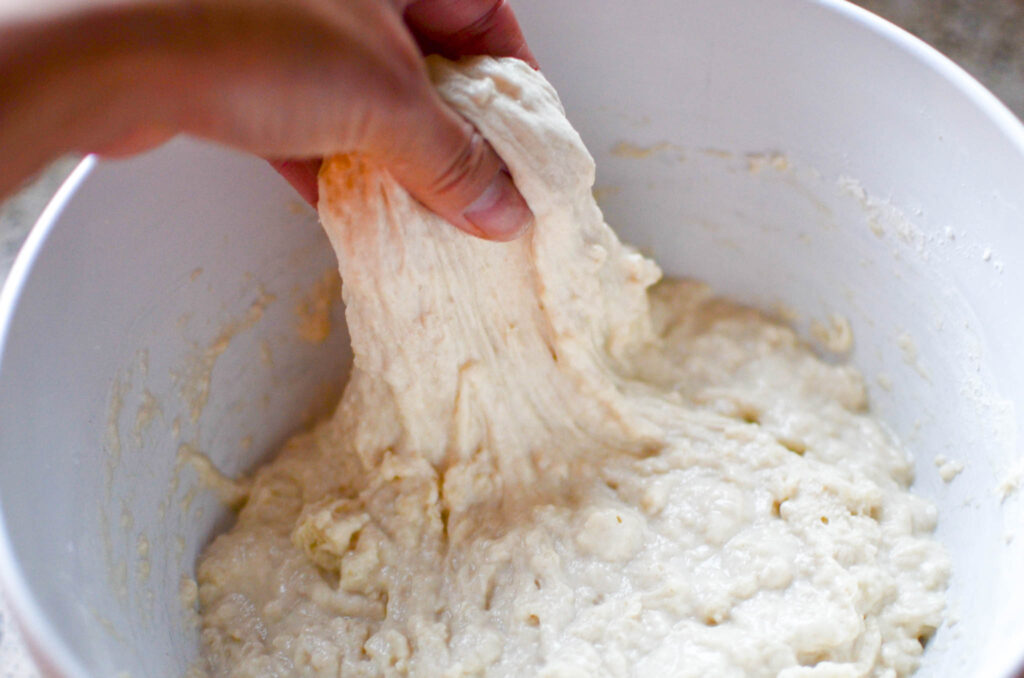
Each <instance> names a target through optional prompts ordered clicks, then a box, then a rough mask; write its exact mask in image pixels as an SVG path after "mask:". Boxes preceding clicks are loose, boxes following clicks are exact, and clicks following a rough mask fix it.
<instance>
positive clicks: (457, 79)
mask: <svg viewBox="0 0 1024 678" xmlns="http://www.w3.org/2000/svg"><path fill="white" fill-rule="evenodd" d="M429 65H430V69H431V72H432V77H433V78H434V80H435V82H436V83H437V87H438V90H439V92H440V93H441V96H442V97H444V98H445V99H446V100H447V101H448V102H450V103H451V104H452V105H453V106H454V107H455V108H456V109H457V110H459V111H460V112H461V113H462V114H463V115H465V116H466V117H467V118H468V119H469V120H471V121H472V122H473V123H474V124H475V125H476V126H477V127H478V128H479V129H480V130H481V131H482V132H483V134H484V135H485V136H486V137H487V139H488V140H489V141H490V142H491V143H492V144H493V145H494V147H495V148H496V149H497V150H498V152H499V153H500V154H501V155H502V157H503V158H504V159H505V160H506V162H507V163H508V166H509V168H510V171H511V172H512V174H513V176H514V177H515V180H516V183H517V185H518V186H519V188H520V190H521V191H522V193H523V195H524V197H525V198H526V200H527V201H528V203H529V204H530V206H531V208H532V209H533V212H534V214H535V215H536V224H535V228H534V229H533V230H532V232H531V233H530V234H529V235H528V236H527V237H525V238H523V239H521V240H519V241H517V242H514V243H509V244H494V243H487V242H483V241H481V240H477V239H474V238H471V237H469V236H466V235H464V234H462V233H460V232H458V231H456V230H455V229H453V228H451V227H450V226H448V225H447V224H445V223H444V222H442V221H441V220H439V219H438V218H437V217H435V216H433V215H432V214H430V213H428V212H427V211H425V210H424V209H423V208H422V207H420V206H419V205H418V204H417V203H416V202H415V201H414V200H412V199H411V198H410V197H409V196H408V195H407V194H406V193H405V192H404V191H403V190H402V189H401V188H400V187H399V186H397V185H396V184H395V182H394V181H393V180H392V179H391V178H390V177H389V175H388V174H387V173H386V172H384V171H382V170H381V169H379V168H377V167H375V166H373V165H371V164H369V163H367V162H365V161H362V160H359V159H357V158H351V157H337V158H334V159H332V160H330V161H329V162H328V163H326V166H325V168H324V170H323V172H322V174H321V189H320V191H321V196H322V199H321V217H322V221H323V223H324V226H325V228H326V230H327V233H328V235H329V236H330V239H331V242H332V244H333V246H334V248H335V249H336V251H337V254H338V260H339V263H340V270H341V275H342V279H343V280H344V286H343V296H344V299H345V302H346V314H347V315H346V317H347V320H348V327H349V331H350V333H351V337H352V344H353V349H354V353H355V363H354V367H353V371H352V374H351V378H350V381H349V384H348V386H347V389H346V391H345V394H344V397H343V399H342V402H341V404H340V405H339V407H338V410H337V412H336V414H335V415H334V417H333V418H332V419H330V420H329V421H326V422H324V423H322V424H320V425H319V426H317V427H316V428H315V429H313V430H312V431H309V432H307V433H303V434H301V435H299V436H297V437H296V438H294V439H293V440H291V441H289V442H288V444H287V445H285V447H284V449H283V450H282V451H281V453H280V455H279V456H278V457H277V459H276V460H275V461H274V462H272V463H270V464H268V465H267V466H265V467H263V468H261V469H260V470H259V471H258V472H257V474H256V476H255V479H254V483H253V486H252V490H251V493H250V496H249V498H248V501H247V503H246V504H245V506H244V508H243V509H242V510H241V512H240V514H239V517H238V522H237V524H236V525H235V527H234V528H233V529H232V530H231V531H230V532H228V533H227V534H225V535H222V536H220V537H219V538H218V539H217V540H216V541H215V542H214V543H213V544H212V545H211V546H210V547H209V549H208V550H207V551H206V552H205V554H204V555H203V557H202V559H201V562H200V565H199V572H198V580H199V584H200V589H199V596H200V602H201V607H202V635H203V641H204V644H205V660H206V662H207V664H208V668H209V671H210V673H212V674H213V675H216V676H339V675H343V676H379V675H388V676H391V675H410V676H423V677H431V678H433V677H436V676H463V675H484V674H486V675H489V676H517V677H522V676H544V677H548V678H555V677H561V678H569V677H576V676H579V677H592V676H772V677H774V676H777V675H779V676H785V677H788V678H796V677H798V676H894V675H900V676H902V675H907V674H909V673H911V672H912V671H913V670H914V668H915V667H916V664H917V661H918V657H919V656H920V654H921V651H922V642H921V640H922V639H924V638H926V637H927V636H928V635H929V634H930V633H931V632H932V631H933V630H934V629H935V628H936V627H937V626H938V624H939V623H940V621H941V613H942V608H943V601H944V589H945V584H946V579H947V576H948V560H947V558H946V556H945V554H944V552H943V550H942V548H941V547H940V546H939V545H938V544H937V543H936V542H935V541H933V539H932V537H931V531H932V529H933V527H934V524H935V516H936V512H935V509H934V507H933V506H931V505H929V504H928V503H927V502H925V501H923V500H921V499H919V498H916V497H915V496H913V495H912V494H910V493H909V492H908V490H907V487H908V484H909V483H910V481H911V472H912V467H911V464H910V461H909V459H908V456H907V454H906V452H905V451H904V450H902V449H901V448H900V447H898V446H897V445H895V444H894V442H893V441H892V440H891V438H890V437H889V436H888V435H887V434H886V432H885V431H884V430H883V428H882V427H881V426H880V425H879V424H878V423H876V422H875V421H874V420H873V419H872V418H871V417H870V416H869V415H868V414H867V411H866V410H867V407H866V398H865V390H864V385H863V382H862V379H861V376H860V375H859V374H858V373H857V372H856V371H854V370H853V369H851V368H849V367H843V366H833V365H828V364H825V363H824V362H822V361H820V360H818V359H817V358H816V357H815V356H814V355H813V354H812V353H811V351H809V350H808V348H806V347H805V346H804V345H803V344H802V343H801V342H800V341H798V339H797V338H796V337H795V336H794V334H793V332H792V331H790V330H789V329H787V328H785V327H783V326H780V325H778V324H776V323H774V322H772V321H770V320H768V319H766V318H765V317H763V316H761V315H759V314H758V313H756V312H755V311H752V310H749V309H745V308H742V307H739V306H736V305H733V304H731V303H729V302H726V301H722V300H719V299H716V298H714V297H713V296H712V295H711V294H710V293H709V291H708V290H707V288H705V287H704V286H702V285H699V284H696V283H691V282H680V281H665V282H661V283H658V284H657V285H654V283H655V282H656V281H657V280H658V279H659V277H660V272H659V270H658V268H657V267H656V265H655V264H654V263H653V262H651V261H650V260H648V259H646V258H644V257H642V256H641V255H640V254H638V253H637V252H636V251H635V250H633V249H632V248H630V247H629V246H627V245H624V244H622V243H621V242H619V240H618V239H617V238H616V236H615V234H614V233H613V232H612V231H611V230H610V229H609V227H608V226H607V225H606V224H605V223H604V221H603V218H602V216H601V212H600V210H599V209H598V207H597V205H596V204H595V202H594V200H593V198H592V195H591V187H592V185H593V181H594V163H593V161H592V159H591V157H590V155H589V154H588V153H587V151H586V149H585V148H584V146H583V144H582V142H581V141H580V139H579V137H578V135H577V134H576V132H575V131H574V130H573V129H572V127H571V126H570V125H569V123H568V122H567V121H566V119H565V116H564V114H563V112H562V108H561V105H560V104H559V102H558V99H557V96H556V94H555V92H554V90H553V89H552V88H551V87H550V85H548V83H547V82H546V81H545V80H544V79H543V77H542V76H541V75H539V74H538V73H535V72H534V71H532V70H531V69H529V68H528V67H526V66H525V65H523V64H522V63H520V62H516V61H512V60H493V59H488V58H481V59H475V60H470V61H465V62H462V63H460V64H457V65H453V64H451V63H449V62H446V61H443V60H431V61H430V64H429ZM673 227H675V226H674V225H673ZM652 285H654V286H653V287H652Z"/></svg>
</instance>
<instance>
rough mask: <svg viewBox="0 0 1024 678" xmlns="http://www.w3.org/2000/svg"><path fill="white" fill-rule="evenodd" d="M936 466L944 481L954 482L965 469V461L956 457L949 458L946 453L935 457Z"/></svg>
mask: <svg viewBox="0 0 1024 678" xmlns="http://www.w3.org/2000/svg"><path fill="white" fill-rule="evenodd" d="M935 468H936V469H938V471H939V477H940V478H942V480H943V482H947V483H949V482H952V481H953V479H954V478H956V477H957V476H958V475H960V473H961V472H962V471H963V470H964V464H963V462H960V461H956V460H955V459H947V458H946V457H945V456H944V455H941V454H940V455H938V456H936V457H935Z"/></svg>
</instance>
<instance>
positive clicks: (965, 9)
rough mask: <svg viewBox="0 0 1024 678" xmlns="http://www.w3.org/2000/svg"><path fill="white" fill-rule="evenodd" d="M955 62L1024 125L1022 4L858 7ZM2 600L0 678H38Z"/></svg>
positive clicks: (52, 178)
mask: <svg viewBox="0 0 1024 678" xmlns="http://www.w3.org/2000/svg"><path fill="white" fill-rule="evenodd" d="M857 4H860V5H862V6H864V7H866V8H868V9H870V10H871V11H873V12H875V13H877V14H880V15H881V16H883V17H886V18H887V19H889V20H890V21H892V22H893V23H895V24H897V25H899V26H902V27H904V28H906V29H907V30H909V31H910V32H912V33H914V34H916V35H917V36H918V37H920V38H922V39H923V40H925V42H928V43H929V44H931V45H933V46H935V47H936V48H938V49H939V51H941V52H943V53H945V54H946V55H948V56H949V57H951V58H952V59H953V60H954V61H956V62H957V63H959V64H960V65H961V66H963V67H964V68H965V69H966V70H967V71H968V72H970V73H971V74H972V75H974V76H975V77H976V78H978V79H979V80H980V81H981V82H982V83H983V84H985V85H986V86H987V87H988V88H989V89H991V90H992V91H993V92H994V93H995V94H996V95H997V96H998V97H999V98H1000V99H1002V100H1003V101H1004V102H1005V103H1006V104H1007V105H1008V106H1009V107H1010V108H1011V109H1012V110H1013V111H1014V112H1015V113H1016V114H1017V115H1018V116H1020V117H1021V118H1024V40H1021V36H1024V0H859V1H858V3H857ZM76 162H77V159H76V158H63V159H61V160H58V161H57V162H55V163H54V164H53V165H51V166H50V167H49V168H48V169H46V170H45V171H44V172H43V173H42V174H41V175H40V176H39V177H38V178H37V179H36V180H35V181H34V182H33V183H32V184H31V185H29V186H28V187H26V188H25V189H24V190H23V191H21V192H20V193H18V194H17V195H15V196H14V197H13V198H11V199H10V200H8V201H7V202H6V203H5V204H3V205H2V206H0V284H2V282H3V281H4V279H5V278H6V277H7V274H8V272H9V271H10V267H11V264H12V263H13V261H14V257H15V255H16V254H17V251H18V249H19V248H20V247H21V244H22V243H23V242H24V240H25V237H26V236H27V235H28V232H29V230H30V229H31V227H32V224H33V223H35V220H36V219H37V218H38V217H39V214H40V213H41V212H42V210H43V208H44V207H45V206H46V203H47V201H49V199H50V197H52V195H53V193H54V191H55V190H56V189H57V187H58V186H59V185H60V183H61V182H62V181H63V180H64V179H65V178H66V177H67V175H68V174H69V173H70V172H71V170H72V169H73V168H74V166H75V164H76ZM38 676H39V673H38V671H36V670H35V668H34V667H33V665H32V663H31V661H30V660H29V659H28V657H27V656H26V654H25V651H24V649H23V646H22V641H21V639H20V637H19V635H18V631H17V629H16V628H15V627H14V625H13V623H12V621H11V618H10V613H9V611H8V609H7V607H6V605H5V604H4V602H3V599H2V597H0V678H37V677H38Z"/></svg>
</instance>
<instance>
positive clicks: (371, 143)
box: [0, 0, 536, 240]
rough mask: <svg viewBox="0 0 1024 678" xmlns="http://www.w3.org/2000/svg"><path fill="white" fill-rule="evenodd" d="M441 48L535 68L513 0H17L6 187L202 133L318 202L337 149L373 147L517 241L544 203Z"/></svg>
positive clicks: (0, 32) (1, 141)
mask: <svg viewBox="0 0 1024 678" xmlns="http://www.w3.org/2000/svg"><path fill="white" fill-rule="evenodd" d="M433 52H436V53H441V54H444V55H445V56H449V57H458V56H463V55H469V54H490V55H494V56H513V57H518V58H521V59H524V60H525V61H527V62H528V63H530V64H531V65H533V66H534V67H536V61H535V59H534V57H533V55H532V54H531V52H530V50H529V48H528V47H527V45H526V43H525V41H524V39H523V36H522V32H521V31H520V29H519V26H518V24H517V22H516V19H515V17H514V15H513V14H512V10H511V8H510V7H509V6H508V5H506V4H505V3H504V0H89V1H86V0H77V1H76V0H48V1H45V2H44V1H38V0H33V1H32V2H28V1H27V0H21V5H19V1H18V0H14V2H13V8H12V6H9V7H8V8H6V9H3V10H0V148H2V149H3V156H4V162H2V163H0V197H3V196H4V195H6V194H9V193H10V192H12V191H13V190H15V189H16V188H17V187H18V186H19V185H20V184H21V183H22V182H23V181H25V180H26V179H27V178H28V177H29V176H31V175H32V174H33V173H34V172H36V171H38V170H39V169H41V168H42V167H43V166H44V165H45V163H46V162H48V161H49V160H51V159H53V158H55V157H57V156H58V155H61V154H63V153H67V152H69V151H79V152H97V153H100V154H103V155H107V156H122V155H131V154H133V153H137V152H140V151H142V150H146V149H148V148H152V147H154V146H156V145H159V144H160V143H163V142H164V141H166V140H167V139H169V138H170V137H172V136H174V135H176V134H179V133H186V134H191V135H194V136H198V137H203V138H206V139H211V140H214V141H217V142H220V143H223V144H226V145H229V146H233V147H235V148H239V149H242V150H245V151H249V152H251V153H255V154H258V155H261V156H263V157H267V158H272V159H275V158H287V159H286V160H271V164H272V165H274V167H275V168H276V169H278V171H279V172H281V174H282V175H284V177H285V178H286V179H288V180H289V181H290V182H291V183H292V184H293V185H294V186H295V187H296V189H298V191H299V192H300V193H301V194H302V196H303V197H304V198H306V200H308V201H309V202H311V203H313V204H315V203H316V200H317V182H316V174H317V171H318V169H319V166H320V158H321V157H323V156H326V155H331V154H335V153H348V152H356V153H362V154H365V155H367V156H369V157H372V158H374V159H376V160H378V161H379V162H381V163H383V164H384V165H386V166H387V167H388V169H389V171H390V172H391V174H392V175H393V176H394V177H395V179H396V180H398V181H399V182H400V183H401V184H402V185H403V186H404V187H405V188H406V189H407V190H408V191H409V192H410V193H411V194H412V195H413V196H415V197H416V198H417V199H418V200H420V201H421V202H422V203H423V204H424V205H426V206H427V207H429V208H430V209H432V210H434V211H435V212H436V213H438V214H439V215H441V216H443V217H444V218H446V219H447V220H448V221H450V222H451V223H453V224H454V225H455V226H457V227H458V228H460V229H462V230H464V231H466V232H468V233H471V234H473V235H476V236H479V237H483V238H488V239H492V240H511V239H514V238H516V237H518V236H519V235H521V234H522V233H523V232H525V231H526V230H527V229H528V228H529V226H530V224H531V223H532V215H531V213H530V210H529V208H528V207H527V205H526V203H525V201H524V200H523V199H522V197H521V196H520V194H519V192H518V191H517V190H516V188H515V186H514V184H513V182H512V179H511V177H510V176H509V174H508V171H507V170H506V169H505V167H504V165H503V163H502V162H501V159H500V158H499V157H498V156H497V154H496V153H495V152H494V150H493V149H492V148H491V147H490V145H489V144H487V142H486V141H484V139H483V138H482V137H481V136H480V134H479V133H478V132H476V130H474V128H473V127H472V126H471V125H470V124H469V123H468V122H466V121H465V120H464V119H463V118H461V117H460V116H459V115H457V114H456V113H455V112H453V111H452V110H451V109H450V108H449V107H448V106H447V105H445V104H444V103H443V102H442V101H441V99H440V98H439V97H438V95H437V94H436V92H435V91H434V89H433V87H432V86H431V84H430V82H429V80H428V77H427V74H426V69H425V67H424V64H423V58H422V55H423V54H424V53H433ZM295 158H300V159H299V160H296V159H295Z"/></svg>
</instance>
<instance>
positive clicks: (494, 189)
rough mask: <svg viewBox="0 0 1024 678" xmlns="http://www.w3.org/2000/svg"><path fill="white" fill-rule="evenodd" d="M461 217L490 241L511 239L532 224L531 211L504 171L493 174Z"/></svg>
mask: <svg viewBox="0 0 1024 678" xmlns="http://www.w3.org/2000/svg"><path fill="white" fill-rule="evenodd" d="M462 216H463V217H465V219H466V221H468V222H469V223H471V224H472V225H473V226H475V227H476V228H477V230H479V231H480V234H481V235H482V236H483V237H485V238H488V239H490V240H515V239H516V238H518V237H519V236H520V235H522V234H523V233H524V232H525V231H526V229H528V228H529V227H530V224H531V223H533V213H532V212H530V208H529V207H528V206H527V204H526V201H525V200H523V196H521V195H520V194H519V191H518V190H516V186H515V184H514V183H512V177H511V176H509V173H508V172H507V171H506V170H501V171H500V172H498V173H497V174H496V175H495V176H494V180H493V181H492V182H491V184H490V186H488V187H487V188H486V189H484V192H483V193H481V194H480V197H479V198H477V199H476V200H474V201H473V203H472V204H471V205H470V206H469V207H467V208H466V209H465V210H464V211H463V212H462Z"/></svg>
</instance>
